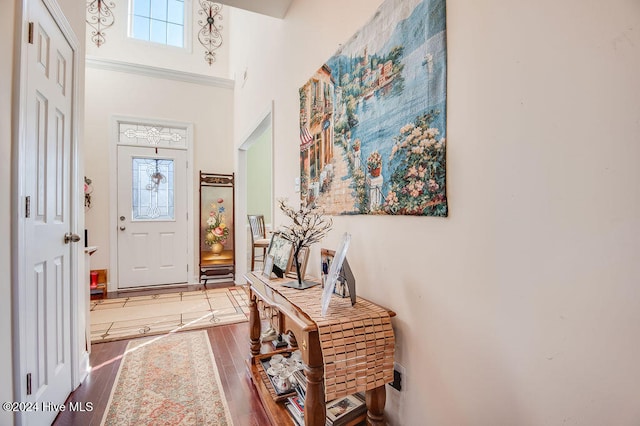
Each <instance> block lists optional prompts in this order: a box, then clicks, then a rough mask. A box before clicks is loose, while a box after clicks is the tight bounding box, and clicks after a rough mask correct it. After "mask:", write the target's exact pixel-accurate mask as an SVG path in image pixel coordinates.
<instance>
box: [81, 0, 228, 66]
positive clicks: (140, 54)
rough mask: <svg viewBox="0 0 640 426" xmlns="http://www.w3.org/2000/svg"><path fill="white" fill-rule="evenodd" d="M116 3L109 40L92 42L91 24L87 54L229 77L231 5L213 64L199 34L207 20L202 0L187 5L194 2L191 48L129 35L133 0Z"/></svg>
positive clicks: (222, 23)
mask: <svg viewBox="0 0 640 426" xmlns="http://www.w3.org/2000/svg"><path fill="white" fill-rule="evenodd" d="M115 4H116V7H115V8H113V9H112V11H113V14H114V24H113V26H111V27H110V28H107V29H106V30H104V32H105V33H106V36H105V40H106V42H105V43H104V44H102V45H101V46H100V47H97V46H96V45H95V44H94V43H93V42H92V41H91V34H90V31H91V28H90V27H89V26H88V25H87V33H86V43H87V55H89V56H90V57H92V58H101V59H109V60H114V61H121V62H129V63H135V64H142V65H148V66H152V67H159V68H168V69H174V70H180V71H185V72H189V73H196V74H204V75H209V76H214V77H220V78H229V37H228V26H229V22H228V20H227V18H226V16H227V15H228V13H229V12H228V11H229V8H228V7H227V6H223V7H222V11H221V15H222V19H221V20H220V24H221V25H222V31H221V33H222V45H221V46H220V47H219V48H218V49H216V50H214V52H215V55H216V60H215V62H214V63H213V64H212V65H209V64H208V63H207V62H206V61H205V60H204V53H205V50H204V47H203V46H202V45H201V44H200V42H199V41H198V36H197V33H198V30H199V28H200V27H199V26H198V20H202V19H203V18H202V15H199V14H198V12H199V10H200V4H199V2H198V0H186V1H185V7H188V5H189V4H191V18H192V28H191V31H190V33H191V37H192V43H191V47H189V48H185V49H179V48H175V47H168V46H163V45H160V44H158V43H149V42H145V41H142V40H136V39H133V38H129V37H128V36H127V34H128V31H129V15H128V14H129V0H124V1H119V2H115Z"/></svg>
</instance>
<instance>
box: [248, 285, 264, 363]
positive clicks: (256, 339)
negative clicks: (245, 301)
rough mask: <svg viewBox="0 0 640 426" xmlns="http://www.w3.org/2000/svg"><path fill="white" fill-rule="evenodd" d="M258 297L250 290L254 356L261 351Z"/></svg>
mask: <svg viewBox="0 0 640 426" xmlns="http://www.w3.org/2000/svg"><path fill="white" fill-rule="evenodd" d="M256 299H257V298H256V295H255V294H253V292H249V340H250V342H249V346H250V347H251V355H252V356H255V355H258V354H259V353H260V330H261V328H262V327H261V326H260V313H259V312H258V303H257V301H256Z"/></svg>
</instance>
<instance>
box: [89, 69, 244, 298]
mask: <svg viewBox="0 0 640 426" xmlns="http://www.w3.org/2000/svg"><path fill="white" fill-rule="evenodd" d="M232 100H233V91H232V89H229V88H219V87H213V86H202V85H197V84H192V83H186V82H179V81H173V80H164V79H159V78H151V77H146V76H141V75H135V74H128V73H123V72H113V71H106V70H101V69H95V68H87V85H86V135H87V137H86V139H87V141H86V155H85V164H86V174H87V176H89V177H90V178H91V179H92V181H93V194H92V207H91V209H90V210H89V211H87V213H86V223H87V229H88V232H89V243H90V244H91V245H97V246H98V247H99V248H98V251H97V252H96V253H95V254H94V255H93V256H91V267H92V269H103V268H109V253H110V250H111V249H115V245H114V246H113V247H112V246H111V241H110V240H109V229H110V225H109V223H110V222H109V206H110V203H115V202H116V200H111V199H110V195H109V191H110V190H109V173H110V168H112V167H113V164H112V162H111V159H110V158H109V144H112V143H114V141H112V140H111V135H112V133H111V132H112V130H111V127H110V126H111V118H112V117H113V116H114V115H123V116H130V117H139V118H149V119H160V120H171V121H179V122H187V123H193V124H194V136H193V137H194V150H193V156H194V164H192V165H190V167H191V173H192V176H193V188H194V196H193V212H194V214H196V215H197V214H198V211H199V209H198V188H199V186H198V185H199V183H198V178H199V175H198V173H199V171H200V170H202V171H207V172H216V173H232V172H233V147H232V145H231V139H232V136H231V131H232V129H231V126H230V125H229V124H228V123H230V122H232V120H233V111H232ZM192 223H193V231H194V235H195V238H194V246H193V254H194V258H193V266H194V268H197V266H198V251H197V244H198V240H197V236H198V229H197V228H198V226H199V222H198V220H194V221H193V222H192ZM113 244H115V242H113ZM194 275H195V274H194ZM114 278H115V277H113V276H111V277H110V281H111V285H112V287H110V291H113V290H116V287H115V284H116V283H115V282H114V281H113V279H114Z"/></svg>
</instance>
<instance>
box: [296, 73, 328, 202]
mask: <svg viewBox="0 0 640 426" xmlns="http://www.w3.org/2000/svg"><path fill="white" fill-rule="evenodd" d="M334 94H335V84H334V81H333V78H332V77H331V70H330V69H329V67H328V66H326V65H325V66H323V67H322V68H320V69H319V70H318V72H316V74H315V75H314V76H313V78H311V79H310V80H309V81H308V82H307V83H306V84H305V85H304V86H303V87H302V88H301V89H300V170H303V171H304V172H303V173H302V174H301V176H300V178H301V179H300V180H301V182H300V191H301V192H302V193H303V196H304V197H306V198H307V199H309V200H311V201H313V200H315V199H316V197H317V196H318V194H319V193H320V190H321V188H322V187H323V185H324V186H325V187H326V186H327V185H328V184H329V182H330V180H331V178H332V176H333V170H332V167H333V166H332V160H333V102H334V101H333V100H334Z"/></svg>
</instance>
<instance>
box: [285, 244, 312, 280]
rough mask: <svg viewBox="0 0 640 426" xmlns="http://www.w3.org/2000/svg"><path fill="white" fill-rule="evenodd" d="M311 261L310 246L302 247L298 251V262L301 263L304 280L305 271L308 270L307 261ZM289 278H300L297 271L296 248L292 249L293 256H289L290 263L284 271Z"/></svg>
mask: <svg viewBox="0 0 640 426" xmlns="http://www.w3.org/2000/svg"><path fill="white" fill-rule="evenodd" d="M308 261H309V247H302V248H301V249H300V251H299V252H298V262H299V263H300V279H301V280H304V273H305V271H306V270H307V262H308ZM284 275H285V276H287V277H289V278H296V279H297V278H298V273H297V272H296V262H295V253H294V250H291V257H290V258H289V264H288V265H287V270H286V271H285V273H284Z"/></svg>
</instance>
